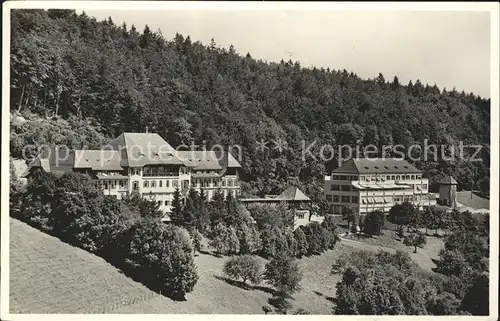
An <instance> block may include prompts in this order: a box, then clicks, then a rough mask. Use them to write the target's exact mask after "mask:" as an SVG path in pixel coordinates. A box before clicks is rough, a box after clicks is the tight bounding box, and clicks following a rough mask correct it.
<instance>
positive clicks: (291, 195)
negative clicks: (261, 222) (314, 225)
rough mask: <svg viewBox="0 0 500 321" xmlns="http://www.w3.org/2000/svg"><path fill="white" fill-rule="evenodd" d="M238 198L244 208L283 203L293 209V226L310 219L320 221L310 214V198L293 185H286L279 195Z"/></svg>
mask: <svg viewBox="0 0 500 321" xmlns="http://www.w3.org/2000/svg"><path fill="white" fill-rule="evenodd" d="M239 200H240V202H241V203H242V204H243V205H244V206H245V207H246V208H249V207H251V206H255V205H263V204H267V205H271V206H276V205H278V204H280V203H285V204H286V205H287V207H288V208H289V209H292V210H293V211H294V228H297V227H299V226H301V225H306V224H308V223H309V222H311V221H320V219H319V218H317V217H313V216H314V215H313V216H311V215H310V210H311V204H312V201H311V199H310V198H309V197H308V196H307V195H306V194H304V192H302V191H301V190H300V189H299V188H298V187H295V186H291V187H288V188H287V189H286V190H284V191H283V192H282V193H281V194H279V195H266V196H265V197H261V198H240V199H239Z"/></svg>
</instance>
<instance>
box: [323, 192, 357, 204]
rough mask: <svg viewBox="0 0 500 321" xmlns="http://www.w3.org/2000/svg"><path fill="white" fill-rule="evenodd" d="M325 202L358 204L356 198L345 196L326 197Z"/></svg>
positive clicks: (328, 195)
mask: <svg viewBox="0 0 500 321" xmlns="http://www.w3.org/2000/svg"><path fill="white" fill-rule="evenodd" d="M326 200H327V201H328V202H333V203H355V204H357V203H358V202H359V197H358V196H345V195H342V196H340V195H330V194H327V195H326Z"/></svg>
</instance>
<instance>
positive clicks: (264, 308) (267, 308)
mask: <svg viewBox="0 0 500 321" xmlns="http://www.w3.org/2000/svg"><path fill="white" fill-rule="evenodd" d="M272 310H273V309H272V308H271V307H270V306H269V305H263V306H262V311H264V313H265V314H266V315H267V314H268V313H269V312H271V311H272Z"/></svg>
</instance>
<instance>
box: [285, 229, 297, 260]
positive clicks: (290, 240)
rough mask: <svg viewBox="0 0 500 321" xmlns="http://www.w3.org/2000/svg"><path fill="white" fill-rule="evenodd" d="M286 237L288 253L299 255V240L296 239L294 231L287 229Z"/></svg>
mask: <svg viewBox="0 0 500 321" xmlns="http://www.w3.org/2000/svg"><path fill="white" fill-rule="evenodd" d="M285 238H286V244H287V248H288V253H289V254H290V256H296V255H297V242H296V241H295V237H294V234H293V232H292V231H290V230H286V231H285Z"/></svg>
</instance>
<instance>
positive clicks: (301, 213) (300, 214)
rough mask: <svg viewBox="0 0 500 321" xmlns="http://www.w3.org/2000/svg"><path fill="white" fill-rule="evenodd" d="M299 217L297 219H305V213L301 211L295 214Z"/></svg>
mask: <svg viewBox="0 0 500 321" xmlns="http://www.w3.org/2000/svg"><path fill="white" fill-rule="evenodd" d="M295 215H296V216H297V218H300V219H303V218H304V212H303V211H300V212H296V214H295Z"/></svg>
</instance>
